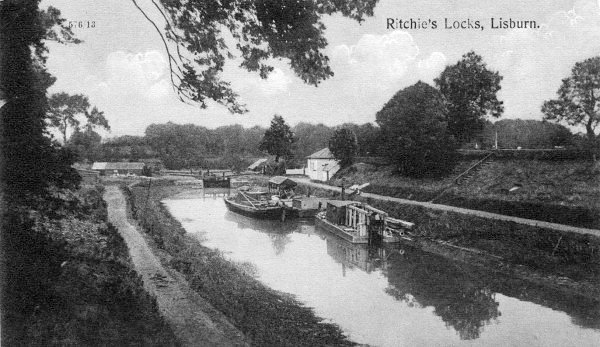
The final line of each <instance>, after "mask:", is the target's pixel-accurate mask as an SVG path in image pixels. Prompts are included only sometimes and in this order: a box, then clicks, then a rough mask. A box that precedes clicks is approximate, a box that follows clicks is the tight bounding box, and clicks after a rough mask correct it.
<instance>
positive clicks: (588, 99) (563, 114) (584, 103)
mask: <svg viewBox="0 0 600 347" xmlns="http://www.w3.org/2000/svg"><path fill="white" fill-rule="evenodd" d="M557 94H558V98H557V99H554V100H548V101H545V102H544V104H543V105H542V112H543V113H544V119H546V120H550V121H556V122H566V123H567V124H569V125H584V126H585V130H586V134H587V137H588V139H589V140H592V141H593V140H594V139H595V138H596V133H595V130H596V127H597V126H598V123H599V122H600V57H593V58H589V59H586V60H584V61H582V62H578V63H576V64H575V66H573V69H571V76H569V77H567V78H565V79H563V80H562V84H561V86H560V88H559V89H558V92H557Z"/></svg>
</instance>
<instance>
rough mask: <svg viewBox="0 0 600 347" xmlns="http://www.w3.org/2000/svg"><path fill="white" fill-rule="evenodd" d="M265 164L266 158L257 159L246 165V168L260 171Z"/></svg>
mask: <svg viewBox="0 0 600 347" xmlns="http://www.w3.org/2000/svg"><path fill="white" fill-rule="evenodd" d="M266 164H267V159H258V160H257V161H255V162H254V163H252V165H250V166H248V170H250V171H255V172H258V171H262V170H263V168H264V167H265V165H266Z"/></svg>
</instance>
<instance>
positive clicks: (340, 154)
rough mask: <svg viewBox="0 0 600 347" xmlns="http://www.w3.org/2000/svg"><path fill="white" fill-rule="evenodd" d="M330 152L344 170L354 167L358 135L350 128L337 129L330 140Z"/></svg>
mask: <svg viewBox="0 0 600 347" xmlns="http://www.w3.org/2000/svg"><path fill="white" fill-rule="evenodd" d="M329 150H330V151H331V153H332V154H333V157H334V158H335V160H337V162H338V163H339V164H340V166H341V167H342V168H344V167H347V166H350V165H352V162H353V161H354V157H355V156H356V153H357V151H358V143H357V140H356V134H354V132H353V131H352V130H350V129H348V128H340V129H337V130H336V131H335V132H334V133H333V136H332V137H331V138H330V139H329Z"/></svg>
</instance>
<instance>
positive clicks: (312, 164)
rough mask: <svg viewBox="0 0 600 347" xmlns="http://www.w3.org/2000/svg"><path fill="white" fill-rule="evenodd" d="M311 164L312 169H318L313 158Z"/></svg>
mask: <svg viewBox="0 0 600 347" xmlns="http://www.w3.org/2000/svg"><path fill="white" fill-rule="evenodd" d="M310 166H311V169H312V170H313V171H316V170H317V163H316V160H311V161H310Z"/></svg>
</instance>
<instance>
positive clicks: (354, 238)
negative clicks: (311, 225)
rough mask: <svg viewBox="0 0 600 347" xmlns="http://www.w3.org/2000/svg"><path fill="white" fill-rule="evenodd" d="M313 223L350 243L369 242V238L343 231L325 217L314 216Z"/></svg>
mask: <svg viewBox="0 0 600 347" xmlns="http://www.w3.org/2000/svg"><path fill="white" fill-rule="evenodd" d="M315 225H316V226H318V227H320V228H322V229H325V230H327V231H329V232H330V233H332V234H334V235H336V236H338V237H340V238H342V239H344V240H346V241H349V242H352V243H369V238H368V237H367V236H358V235H353V234H356V233H352V232H348V231H345V230H344V229H342V228H340V227H339V226H337V225H335V224H333V223H331V222H330V221H328V220H327V219H323V218H315Z"/></svg>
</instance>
